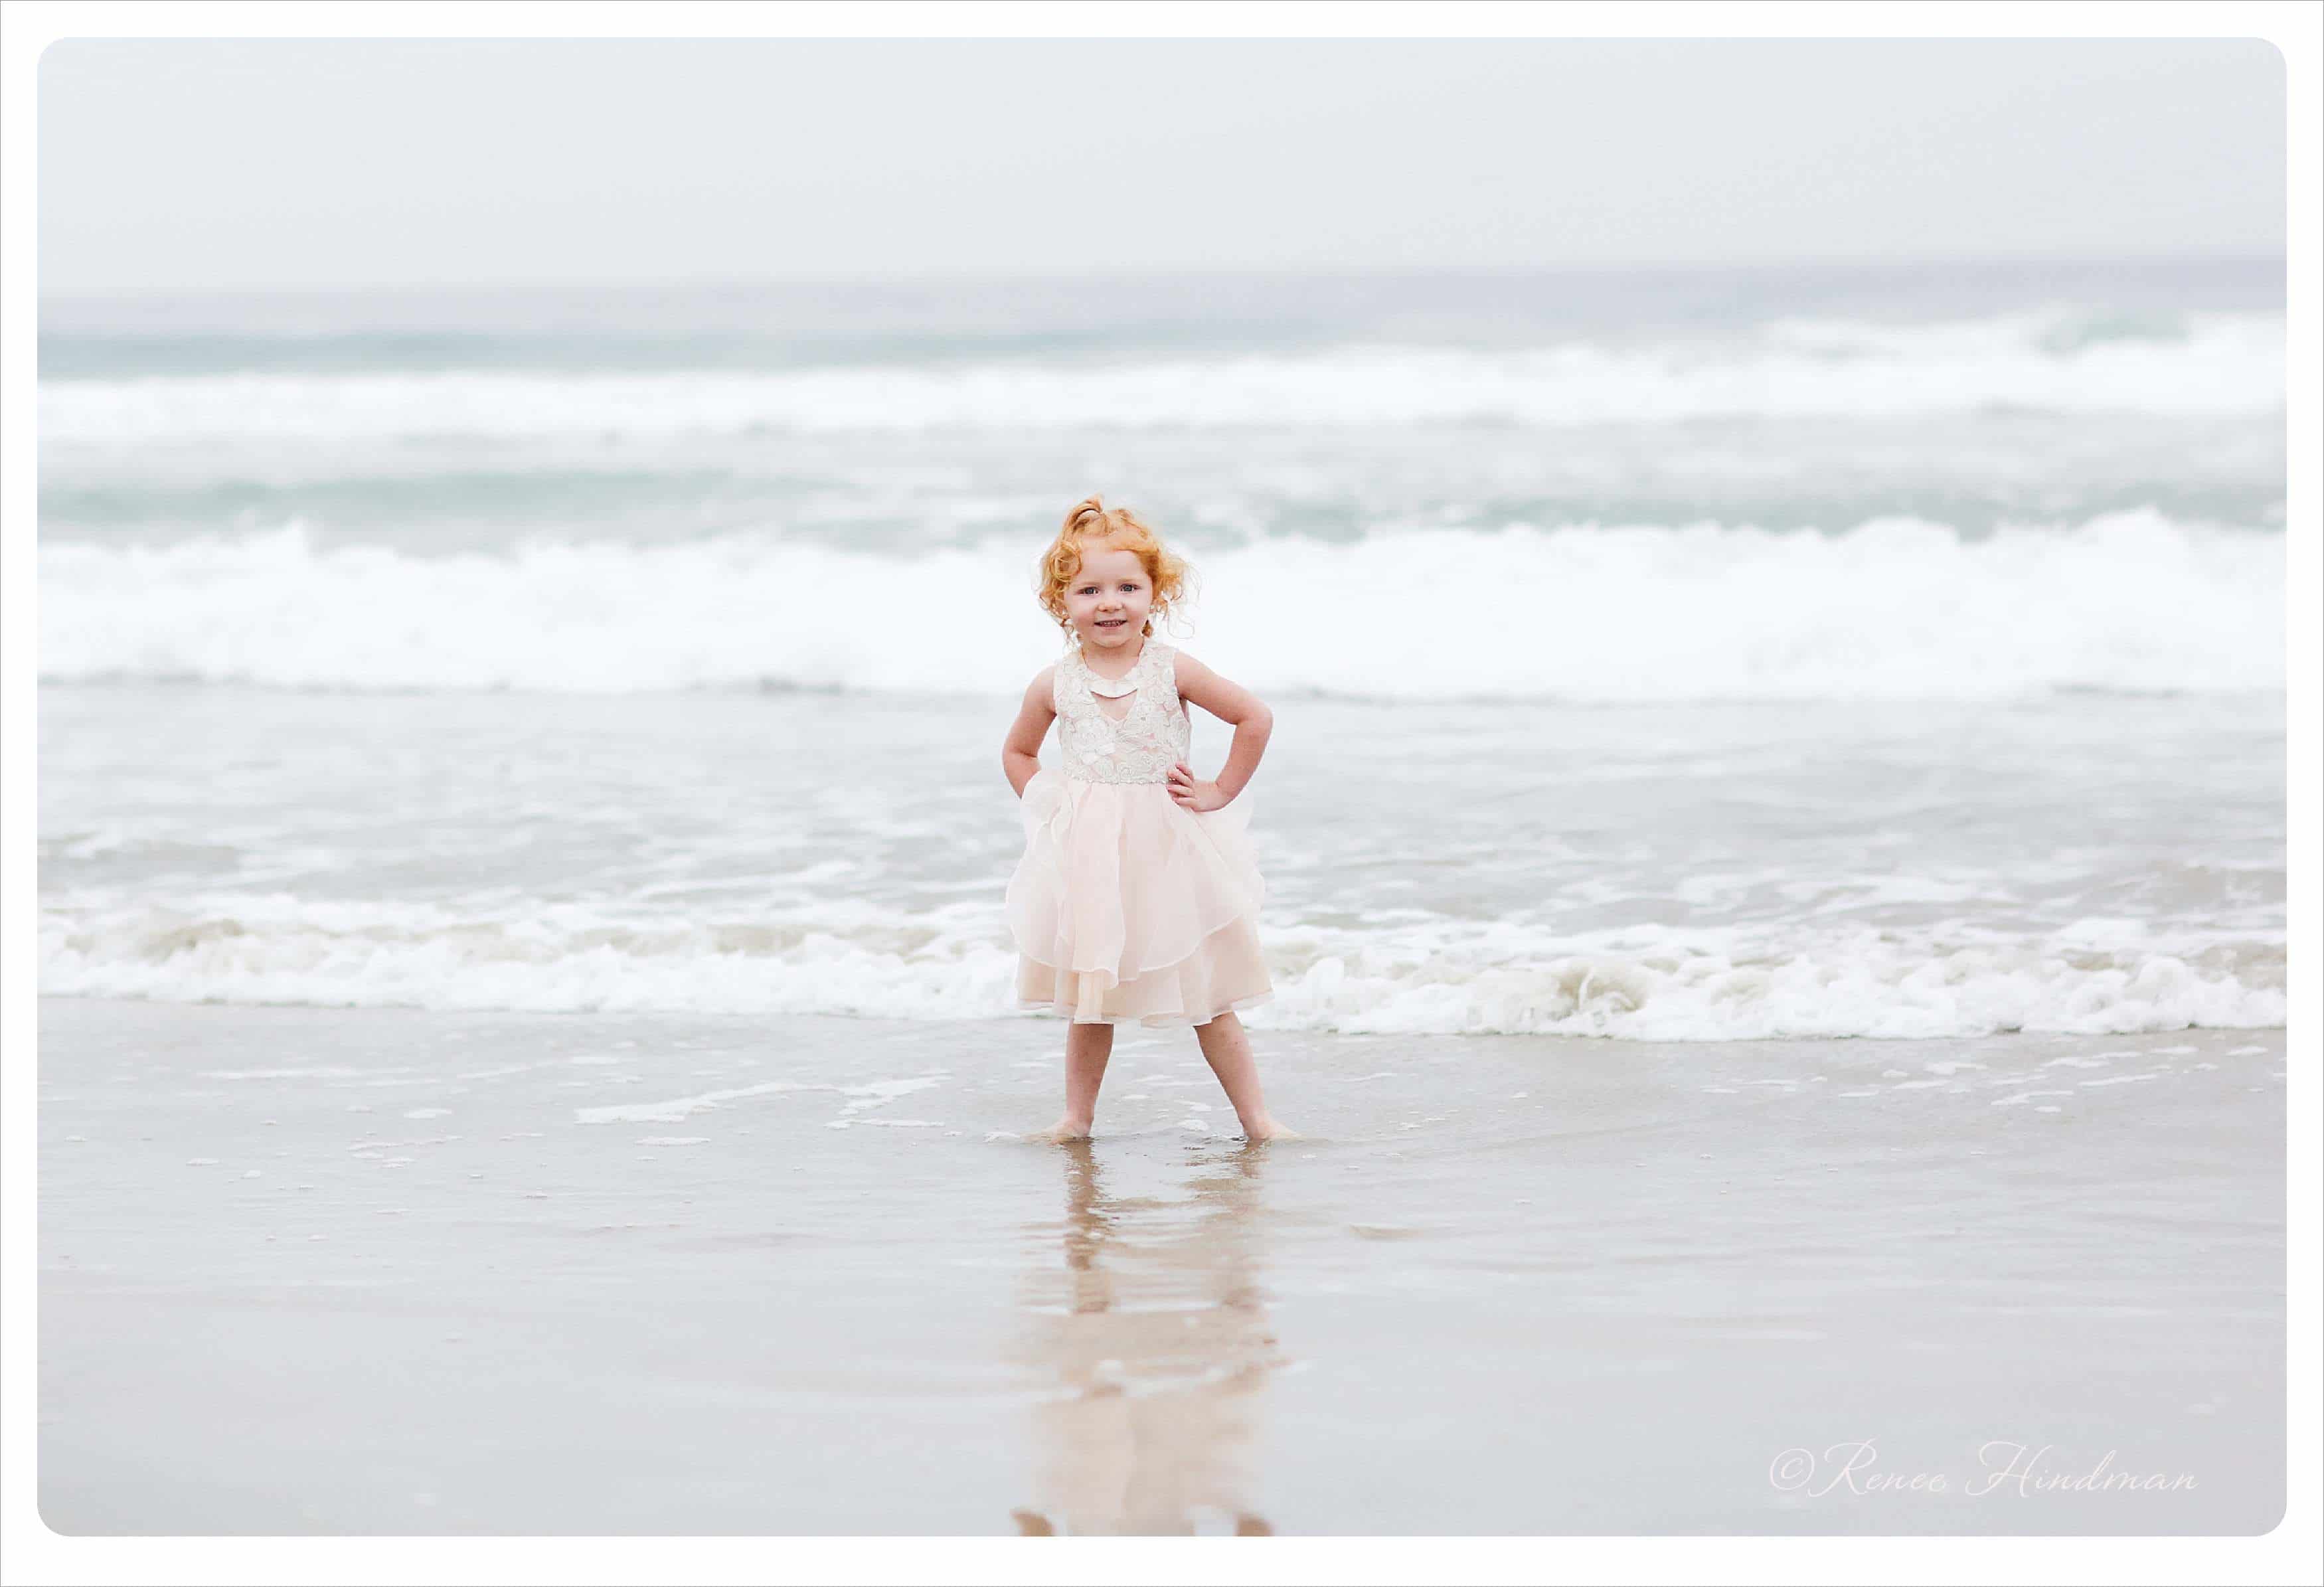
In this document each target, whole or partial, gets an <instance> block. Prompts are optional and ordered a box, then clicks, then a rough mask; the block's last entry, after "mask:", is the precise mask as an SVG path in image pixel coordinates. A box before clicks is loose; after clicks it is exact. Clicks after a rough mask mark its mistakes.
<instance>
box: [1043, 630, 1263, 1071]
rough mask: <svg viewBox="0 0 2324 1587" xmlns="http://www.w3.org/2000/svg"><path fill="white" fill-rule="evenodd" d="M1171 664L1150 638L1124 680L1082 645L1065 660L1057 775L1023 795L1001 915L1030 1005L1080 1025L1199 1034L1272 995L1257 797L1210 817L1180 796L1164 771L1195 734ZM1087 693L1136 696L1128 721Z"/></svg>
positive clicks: (1060, 672) (1240, 797) (1059, 676)
mask: <svg viewBox="0 0 2324 1587" xmlns="http://www.w3.org/2000/svg"><path fill="white" fill-rule="evenodd" d="M1176 658H1177V651H1176V650H1175V649H1174V648H1173V647H1171V646H1169V645H1166V644H1163V643H1162V642H1161V641H1157V640H1155V639H1153V638H1151V637H1149V638H1148V639H1147V641H1146V642H1145V649H1144V650H1141V651H1140V652H1139V657H1138V662H1137V665H1136V666H1134V667H1132V668H1131V669H1130V671H1129V673H1127V674H1125V675H1124V676H1123V677H1122V678H1120V679H1119V680H1111V681H1110V680H1107V679H1103V678H1097V677H1095V676H1094V675H1093V673H1092V672H1091V671H1090V669H1089V668H1088V667H1087V666H1086V665H1084V662H1083V660H1082V653H1081V648H1080V646H1079V645H1078V644H1075V645H1073V646H1072V647H1070V648H1069V649H1068V650H1066V652H1065V655H1064V657H1063V658H1062V659H1060V660H1059V661H1058V662H1057V668H1056V681H1055V685H1054V688H1053V692H1052V695H1051V704H1052V705H1053V706H1055V707H1056V713H1057V744H1058V748H1059V749H1060V751H1062V752H1063V753H1062V757H1061V764H1060V766H1058V767H1056V768H1054V769H1053V768H1051V767H1048V766H1043V767H1042V768H1041V769H1040V770H1038V771H1037V772H1035V773H1034V774H1033V776H1032V779H1031V780H1029V781H1028V782H1027V783H1026V785H1025V792H1024V795H1023V798H1022V799H1021V801H1020V803H1019V814H1020V815H1021V816H1022V817H1023V818H1024V822H1025V853H1024V856H1023V857H1022V858H1021V859H1019V861H1018V863H1017V870H1016V873H1015V874H1014V875H1012V876H1011V877H1010V880H1009V890H1008V896H1007V905H1006V911H1005V912H1006V914H1007V917H1008V921H1009V931H1010V937H1013V938H1014V939H1015V942H1016V946H1017V1001H1018V1005H1019V1007H1020V1008H1039V1009H1043V1010H1048V1011H1051V1012H1054V1013H1057V1014H1062V1015H1065V1016H1066V1017H1067V1018H1068V1019H1071V1020H1074V1021H1075V1022H1077V1023H1101V1024H1112V1023H1116V1022H1119V1021H1120V1020H1138V1021H1139V1023H1140V1024H1142V1025H1146V1026H1166V1025H1201V1024H1204V1023H1207V1022H1208V1021H1209V1020H1213V1019H1215V1018H1216V1017H1217V1016H1219V1015H1220V1014H1222V1013H1225V1012H1226V1011H1228V1010H1231V1009H1239V1008H1242V1007H1245V1006H1247V1005H1249V1004H1251V1003H1256V1002H1262V1001H1266V1000H1267V999H1268V998H1269V997H1271V996H1273V995H1274V986H1273V983H1271V982H1269V981H1268V975H1267V960H1266V955H1264V954H1263V953H1262V952H1261V951H1260V948H1259V932H1258V926H1259V904H1260V902H1261V901H1262V900H1264V899H1265V897H1266V894H1267V886H1266V883H1265V881H1262V880H1261V879H1260V876H1259V865H1258V863H1257V861H1256V859H1255V858H1254V857H1253V853H1252V849H1251V844H1250V834H1249V827H1250V814H1251V804H1250V789H1248V788H1246V789H1243V791H1242V792H1240V794H1237V795H1236V796H1235V798H1233V800H1232V801H1231V802H1230V803H1228V804H1227V805H1225V806H1224V807H1222V808H1219V809H1216V810H1206V811H1203V812H1201V813H1200V814H1197V813H1196V812H1194V811H1192V810H1189V809H1187V808H1186V807H1184V806H1183V805H1181V804H1179V803H1178V802H1177V801H1176V799H1174V798H1171V797H1170V788H1169V782H1168V778H1169V773H1170V767H1171V765H1172V763H1173V762H1175V761H1184V760H1185V758H1186V753H1187V744H1188V741H1189V739H1190V738H1191V736H1192V728H1191V725H1190V724H1189V723H1188V722H1187V719H1186V706H1185V701H1184V700H1182V699H1180V698H1179V697H1178V686H1177V674H1176ZM1093 684H1098V685H1102V686H1103V687H1106V688H1108V689H1115V688H1122V687H1129V688H1130V689H1131V691H1132V692H1130V694H1128V695H1127V696H1126V697H1125V698H1126V699H1127V701H1128V705H1129V709H1128V711H1127V713H1126V714H1125V715H1123V716H1122V718H1121V719H1120V721H1116V720H1114V719H1113V716H1112V715H1111V714H1110V713H1109V712H1108V711H1107V710H1106V709H1105V708H1104V706H1102V705H1101V704H1100V702H1099V699H1098V697H1097V696H1096V695H1094V694H1093V693H1092V692H1091V686H1092V685H1093ZM1114 703H1115V704H1116V705H1117V706H1119V705H1120V701H1116V702H1114Z"/></svg>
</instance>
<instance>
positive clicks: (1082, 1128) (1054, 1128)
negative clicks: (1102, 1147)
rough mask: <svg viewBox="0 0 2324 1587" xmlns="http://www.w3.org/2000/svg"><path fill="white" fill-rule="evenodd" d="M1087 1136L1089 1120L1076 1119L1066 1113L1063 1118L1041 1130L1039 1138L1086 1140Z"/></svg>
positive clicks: (1063, 1140)
mask: <svg viewBox="0 0 2324 1587" xmlns="http://www.w3.org/2000/svg"><path fill="white" fill-rule="evenodd" d="M1089 1138H1090V1121H1089V1120H1087V1119H1076V1118H1074V1116H1073V1115H1072V1114H1071V1113H1068V1114H1066V1115H1065V1117H1064V1118H1062V1119H1060V1120H1058V1121H1056V1123H1054V1124H1052V1125H1050V1126H1049V1127H1048V1128H1047V1130H1042V1131H1041V1135H1040V1139H1042V1140H1054V1141H1057V1142H1060V1143H1063V1142H1065V1141H1068V1140H1088V1139H1089Z"/></svg>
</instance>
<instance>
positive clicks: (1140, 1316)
mask: <svg viewBox="0 0 2324 1587" xmlns="http://www.w3.org/2000/svg"><path fill="white" fill-rule="evenodd" d="M1060 1151H1061V1153H1062V1154H1063V1157H1064V1161H1065V1219H1064V1223H1063V1224H1062V1226H1059V1225H1055V1224H1049V1223H1041V1224H1037V1225H1035V1226H1034V1230H1033V1232H1034V1233H1035V1234H1036V1235H1037V1242H1036V1244H1037V1250H1040V1251H1041V1253H1042V1260H1041V1261H1040V1262H1039V1264H1038V1265H1037V1266H1036V1267H1035V1268H1034V1269H1032V1271H1031V1272H1030V1274H1029V1275H1028V1290H1029V1291H1030V1293H1029V1295H1028V1300H1027V1306H1026V1315H1027V1318H1028V1324H1029V1325H1028V1329H1027V1332H1026V1334H1025V1337H1024V1340H1023V1343H1022V1350H1023V1352H1024V1356H1025V1359H1026V1360H1027V1361H1028V1362H1029V1363H1030V1364H1032V1365H1033V1366H1034V1367H1035V1368H1036V1370H1037V1371H1038V1372H1039V1374H1040V1376H1041V1378H1042V1379H1052V1378H1053V1379H1054V1381H1055V1385H1056V1386H1055V1388H1054V1389H1053V1390H1052V1391H1051V1392H1050V1393H1048V1394H1047V1396H1046V1397H1045V1398H1043V1400H1042V1401H1041V1403H1040V1404H1038V1405H1037V1407H1035V1409H1034V1416H1035V1424H1036V1425H1035V1444H1036V1447H1037V1450H1038V1452H1039V1453H1038V1454H1037V1457H1036V1466H1037V1470H1036V1472H1035V1482H1036V1486H1037V1491H1036V1494H1035V1496H1034V1498H1033V1499H1032V1500H1031V1501H1030V1502H1029V1503H1028V1504H1027V1505H1025V1506H1024V1507H1022V1508H1020V1509H1017V1510H1014V1511H1012V1512H1011V1514H1012V1516H1013V1518H1014V1519H1015V1521H1016V1523H1017V1527H1018V1530H1019V1532H1020V1533H1022V1534H1024V1535H1026V1536H1054V1535H1057V1534H1061V1533H1062V1534H1069V1535H1071V1534H1108V1533H1112V1534H1120V1533H1131V1534H1139V1535H1147V1536H1153V1535H1167V1534H1172V1533H1194V1532H1196V1531H1198V1530H1200V1531H1204V1532H1210V1531H1222V1532H1223V1531H1230V1530H1231V1531H1232V1532H1235V1533H1237V1534H1241V1535H1253V1534H1264V1533H1268V1532H1270V1531H1272V1530H1273V1528H1272V1527H1269V1526H1268V1524H1267V1522H1266V1521H1265V1520H1263V1519H1261V1518H1259V1517H1258V1516H1256V1515H1254V1514H1252V1513H1250V1510H1249V1509H1247V1508H1246V1504H1247V1499H1246V1496H1247V1494H1248V1493H1249V1491H1250V1473H1249V1472H1248V1470H1247V1469H1246V1468H1247V1450H1248V1445H1249V1444H1250V1434H1251V1429H1252V1426H1253V1422H1254V1418H1255V1415H1256V1412H1257V1409H1258V1403H1259V1389H1261V1388H1262V1387H1263V1386H1264V1385H1265V1383H1266V1382H1267V1380H1268V1376H1269V1375H1270V1374H1271V1373H1273V1372H1274V1371H1275V1370H1277V1369H1278V1368H1280V1367H1281V1366H1282V1365H1283V1364H1284V1362H1285V1360H1286V1358H1285V1357H1284V1356H1283V1354H1282V1353H1281V1352H1280V1351H1279V1350H1278V1348H1277V1344H1276V1340H1275V1333H1274V1329H1273V1327H1272V1325H1271V1324H1270V1322H1269V1320H1268V1312H1267V1307H1266V1300H1265V1296H1264V1295H1263V1293H1262V1286H1261V1284H1260V1281H1259V1276H1258V1269H1259V1261H1260V1258H1261V1254H1262V1253H1261V1251H1260V1249H1259V1245H1260V1241H1259V1233H1260V1226H1261V1223H1262V1214H1263V1211H1264V1208H1263V1204H1262V1203H1261V1199H1260V1193H1261V1190H1262V1188H1263V1186H1262V1183H1261V1181H1262V1176H1263V1174H1264V1169H1265V1159H1266V1157H1267V1153H1266V1151H1265V1149H1253V1148H1249V1147H1243V1146H1240V1145H1238V1146H1235V1147H1232V1148H1224V1149H1219V1150H1218V1151H1216V1152H1215V1154H1213V1155H1211V1156H1209V1157H1207V1158H1205V1159H1203V1160H1202V1161H1200V1162H1198V1164H1197V1165H1196V1174H1195V1176H1194V1177H1193V1178H1192V1179H1190V1180H1188V1181H1187V1182H1186V1186H1185V1188H1186V1189H1187V1190H1188V1191H1189V1192H1191V1195H1188V1196H1187V1197H1185V1198H1184V1199H1178V1198H1162V1197H1153V1196H1124V1195H1109V1194H1108V1193H1107V1191H1106V1188H1105V1183H1104V1182H1105V1177H1106V1175H1107V1173H1108V1172H1109V1171H1108V1170H1107V1169H1106V1168H1104V1167H1102V1166H1101V1165H1100V1163H1099V1161H1098V1158H1097V1156H1096V1153H1095V1152H1094V1150H1093V1148H1092V1145H1091V1143H1090V1142H1088V1141H1086V1140H1083V1141H1074V1142H1072V1143H1070V1144H1068V1145H1065V1146H1064V1147H1062V1148H1060ZM1060 1227H1061V1230H1062V1239H1061V1240H1060V1239H1059V1234H1060ZM1060 1248H1062V1255H1063V1257H1064V1260H1063V1261H1058V1260H1056V1257H1057V1256H1058V1254H1060Z"/></svg>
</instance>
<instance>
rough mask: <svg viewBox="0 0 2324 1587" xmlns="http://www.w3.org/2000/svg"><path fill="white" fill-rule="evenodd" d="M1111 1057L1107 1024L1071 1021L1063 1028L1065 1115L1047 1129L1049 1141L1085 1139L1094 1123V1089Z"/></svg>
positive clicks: (1111, 1034)
mask: <svg viewBox="0 0 2324 1587" xmlns="http://www.w3.org/2000/svg"><path fill="white" fill-rule="evenodd" d="M1111 1056H1113V1027H1112V1026H1111V1025H1107V1024H1099V1023H1093V1022H1090V1021H1087V1020H1075V1021H1074V1022H1073V1023H1072V1024H1069V1025H1067V1026H1066V1027H1065V1117H1064V1118H1062V1119H1059V1120H1058V1121H1056V1123H1055V1124H1053V1125H1051V1126H1050V1127H1049V1131H1048V1134H1049V1138H1050V1139H1051V1140H1085V1139H1086V1138H1087V1137H1088V1135H1089V1132H1090V1126H1091V1125H1092V1124H1093V1123H1095V1122H1096V1121H1097V1088H1098V1086H1099V1084H1101V1083H1102V1081H1103V1080H1104V1079H1105V1063H1106V1060H1107V1059H1108V1058H1110V1057H1111Z"/></svg>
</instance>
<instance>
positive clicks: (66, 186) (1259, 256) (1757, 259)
mask: <svg viewBox="0 0 2324 1587" xmlns="http://www.w3.org/2000/svg"><path fill="white" fill-rule="evenodd" d="M2283 85H2284V74H2283V65H2282V58H2281V57H2280V56H2279V55H2278V54H2277V53H2276V51H2274V49H2273V47H2272V46H2270V45H2267V44H2265V43H2264V42H2257V41H2219V42H2184V41H2153V42H2128V41H2125V42H2115V41H2103V42H2074V41H2064V42H2059V41H2029V42H2011V41H2002V42H1982V41H1963V42H1951V41H1940V42H1917V41H1896V42H1852V41H1840V42H1831V41H1804V42H1789V41H1772V40H1771V41H1702V42H1630V41H1621V42H1596V41H1580V40H1549V41H1535V40H1499V41H1488V42H1466V41H1457V42H1456V41H1443V42H1439V41H1428V40H1397V41H1274V40H1268V41H1250V42H1240V41H1216V42H1210V41H1098V40H1093V41H1047V40H1044V41H1031V42H1019V41H998V40H996V41H934V40H929V41H900V42H879V41H855V40H848V41H836V42H825V41H807V40H797V41H794V40H731V41H705V42H693V41H673V42H652V41H612V42H578V41H563V40H554V41H552V40H543V41H539V42H525V41H476V42H462V41H426V42H405V41H347V42H242V41H235V42H204V41H187V42H171V41H151V42H147V41H138V42H109V41H96V40H66V41H63V42H59V43H57V44H53V45H51V47H50V49H49V51H48V52H47V54H46V55H45V56H44V57H43V58H42V61H41V68H40V106H39V109H40V131H41V143H40V182H41V188H40V217H41V233H40V263H41V281H40V286H41V291H42V296H43V297H47V298H60V297H79V296H86V295H111V294H138V295H143V294H149V293H162V292H167V293H172V294H174V293H180V292H189V291H195V292H198V291H235V290H252V289H255V290H279V289H285V288H309V287H314V288H331V287H350V286H366V287H367V286H386V285H395V284H413V285H418V284H427V285H445V284H455V283H502V282H509V283H514V282H551V281H565V282H577V281H639V280H650V279H662V278H669V279H680V280H711V279H724V278H739V277H752V276H766V275H781V276H825V275H852V274H857V273H862V272H873V273H902V274H927V273H939V272H945V271H952V270H964V271H976V272H1004V271H1005V272H1080V271H1086V270H1100V271H1102V270H1114V269H1120V270H1138V269H1164V270H1185V269H1205V268H1207V269H1260V270H1264V269H1321V270H1353V269H1363V268H1394V269H1412V268H1426V267H1431V266H1442V267H1454V268H1486V267H1554V266H1556V265H1559V264H1596V265H1602V264H1610V263H1771V262H1781V261H1811V260H1813V261H1849V260H1909V259H1932V258H1936V259H1944V258H1987V257H2012V258H2018V257H2027V256H2058V255H2069V254H2071V255H2090V254H2101V255H2112V254H2135V255H2155V254H2177V255H2184V254H2255V253H2266V254H2273V253H2275V252H2277V251H2279V250H2281V249H2282V245H2283V237H2284V216H2283V188H2284V157H2283V133H2284V101H2283Z"/></svg>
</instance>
